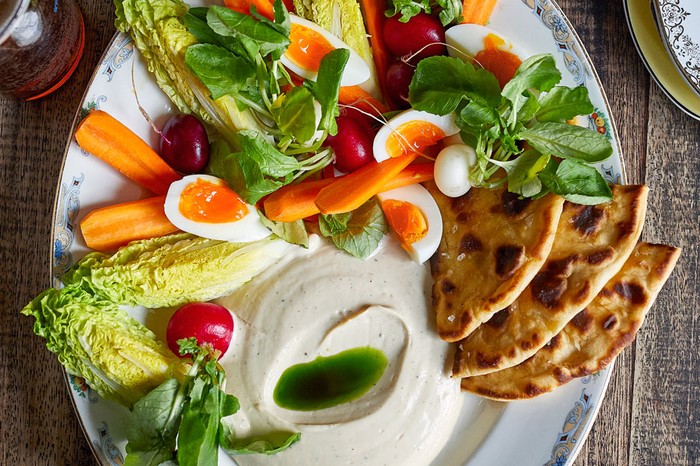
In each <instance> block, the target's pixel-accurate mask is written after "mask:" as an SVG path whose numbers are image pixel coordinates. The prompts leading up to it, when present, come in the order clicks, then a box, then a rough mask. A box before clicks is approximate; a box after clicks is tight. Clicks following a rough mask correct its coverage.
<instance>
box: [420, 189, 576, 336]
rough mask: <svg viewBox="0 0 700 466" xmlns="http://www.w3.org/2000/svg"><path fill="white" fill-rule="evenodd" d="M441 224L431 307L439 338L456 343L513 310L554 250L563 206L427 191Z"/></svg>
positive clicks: (499, 192) (476, 192)
mask: <svg viewBox="0 0 700 466" xmlns="http://www.w3.org/2000/svg"><path fill="white" fill-rule="evenodd" d="M426 187H427V188H428V190H429V191H430V192H431V194H432V195H433V197H434V198H435V201H436V202H437V204H438V206H439V207H440V211H441V212H442V218H443V237H442V242H441V243H440V247H439V248H438V250H437V253H436V254H434V255H433V257H432V259H431V263H430V265H431V271H432V274H433V279H434V285H433V307H434V309H435V312H436V317H437V328H438V332H439V334H440V337H441V338H442V339H444V340H447V341H458V340H461V339H463V338H464V337H466V336H467V335H468V334H469V333H471V332H472V331H473V330H474V329H476V328H477V327H478V326H479V325H480V324H481V323H482V322H485V321H487V320H488V319H489V318H490V317H491V316H492V315H493V314H494V313H495V312H497V311H499V310H500V309H503V308H504V307H506V306H508V305H509V304H510V303H512V302H513V301H514V300H515V298H516V297H517V296H518V295H519V294H520V292H521V291H522V290H523V289H524V288H525V287H526V286H527V284H528V283H529V282H530V280H532V278H533V277H534V276H535V274H536V273H537V271H538V270H539V269H540V267H541V266H542V264H543V263H544V260H545V259H546V258H547V255H548V254H549V251H550V249H551V247H552V242H553V240H554V235H555V232H556V228H557V223H558V221H559V217H560V215H561V212H562V206H563V203H564V200H563V199H562V198H561V197H559V196H555V195H553V194H549V195H547V196H545V197H543V198H541V199H538V200H527V199H518V196H517V195H516V194H512V193H509V192H508V191H507V190H506V189H505V187H502V188H499V189H493V190H491V189H484V188H473V189H471V190H470V191H469V192H467V194H465V195H464V196H461V197H458V198H449V197H447V196H445V195H443V194H442V193H441V192H440V191H439V190H438V189H437V188H436V186H435V185H434V184H433V183H428V184H427V185H426Z"/></svg>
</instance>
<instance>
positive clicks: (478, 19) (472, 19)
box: [462, 0, 497, 26]
mask: <svg viewBox="0 0 700 466" xmlns="http://www.w3.org/2000/svg"><path fill="white" fill-rule="evenodd" d="M496 1H497V0H464V1H463V2H462V23H472V24H481V25H482V26H484V25H486V23H487V22H488V21H489V18H490V17H491V13H492V12H493V8H494V7H495V6H496Z"/></svg>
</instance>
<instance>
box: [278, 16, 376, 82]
mask: <svg viewBox="0 0 700 466" xmlns="http://www.w3.org/2000/svg"><path fill="white" fill-rule="evenodd" d="M289 21H290V22H291V23H292V24H298V25H300V26H303V27H306V28H309V29H312V30H313V31H315V32H317V33H318V34H320V35H321V36H323V37H324V38H325V39H326V40H327V41H328V43H330V44H331V46H333V47H334V48H336V49H348V50H349V51H350V58H349V59H348V63H347V64H346V65H345V69H344V70H343V77H342V78H341V81H340V85H341V86H356V85H359V84H362V83H364V82H365V81H367V80H368V79H369V78H370V75H371V71H370V69H369V66H368V65H367V63H366V62H365V61H364V60H363V59H362V57H360V55H358V54H357V52H355V51H354V50H352V49H351V48H350V46H349V45H348V44H346V43H345V42H343V41H342V40H340V39H339V38H338V37H336V36H335V35H333V34H332V33H330V32H328V31H326V30H325V29H323V28H322V27H320V26H319V25H318V24H316V23H314V22H312V21H309V20H306V19H304V18H300V17H298V16H295V15H289ZM280 61H281V62H282V64H283V65H284V66H286V67H287V68H289V69H290V70H292V71H293V72H295V73H296V74H298V75H299V76H301V77H302V78H304V79H310V80H312V81H315V80H316V77H317V76H318V73H317V71H316V70H309V69H307V68H303V67H301V66H299V65H297V64H296V63H294V62H293V61H292V60H290V59H289V57H287V54H286V53H285V54H283V55H282V57H281V58H280Z"/></svg>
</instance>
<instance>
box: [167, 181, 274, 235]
mask: <svg viewBox="0 0 700 466" xmlns="http://www.w3.org/2000/svg"><path fill="white" fill-rule="evenodd" d="M165 215H166V216H167V217H168V220H170V222H171V223H172V224H173V225H175V226H176V227H177V228H179V229H180V230H182V231H186V232H188V233H192V234H194V235H197V236H201V237H203V238H210V239H218V240H223V241H231V242H248V241H256V240H259V239H263V238H266V237H268V236H270V234H271V231H270V230H268V229H267V228H266V227H265V226H264V225H263V224H262V222H261V221H260V216H259V215H258V212H257V209H256V208H255V207H254V206H252V205H250V204H247V203H246V202H245V201H243V199H241V197H240V196H239V195H238V194H236V192H235V191H233V190H232V189H231V188H229V187H228V185H227V184H226V183H225V182H224V181H223V180H221V179H219V178H216V177H215V176H210V175H189V176H185V177H184V178H182V179H181V180H179V181H176V182H174V183H172V184H171V185H170V189H168V193H167V195H166V196H165Z"/></svg>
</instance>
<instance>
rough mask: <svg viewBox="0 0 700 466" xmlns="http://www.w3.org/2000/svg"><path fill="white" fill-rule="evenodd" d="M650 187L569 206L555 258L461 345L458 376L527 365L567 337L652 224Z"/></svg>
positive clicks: (629, 188) (616, 189)
mask: <svg viewBox="0 0 700 466" xmlns="http://www.w3.org/2000/svg"><path fill="white" fill-rule="evenodd" d="M647 191H648V190H647V188H646V187H645V186H620V185H616V186H613V199H612V201H610V202H608V203H606V204H601V205H597V206H584V205H578V204H572V203H569V202H567V203H565V205H564V211H563V213H562V215H561V218H560V219H559V226H558V227H557V233H556V238H555V240H554V244H553V246H552V249H551V252H550V254H549V257H548V258H547V260H546V262H545V263H544V265H543V266H542V268H541V270H539V272H537V274H536V275H535V277H534V278H533V279H532V281H531V282H530V284H529V285H528V286H527V288H526V289H525V290H524V291H523V292H522V294H521V295H520V296H519V297H518V298H517V299H516V300H515V301H514V302H513V303H512V304H511V305H510V306H508V307H506V308H505V309H503V310H501V311H499V312H498V313H496V314H495V315H494V316H493V317H492V318H491V319H490V320H489V321H488V322H486V323H484V324H483V325H481V326H480V327H479V328H478V329H477V330H476V331H474V332H473V333H472V334H471V335H469V336H468V337H467V338H466V339H464V340H462V341H460V342H459V344H458V345H457V351H456V354H455V361H454V368H453V375H454V376H456V377H473V376H476V375H481V374H487V373H489V372H494V371H497V370H502V369H505V368H508V367H512V366H515V365H517V364H520V363H521V362H523V361H524V360H526V359H527V358H529V357H531V356H532V355H534V354H535V353H536V352H537V351H538V350H539V349H540V348H542V347H543V346H544V345H545V344H547V342H549V341H550V340H551V339H552V338H553V337H554V336H555V335H556V334H557V333H559V332H560V331H561V330H562V329H563V328H564V326H565V325H566V323H567V322H569V321H570V320H571V319H572V318H573V317H574V316H575V315H576V314H578V313H579V312H580V311H581V310H582V309H583V308H585V307H586V306H587V305H588V304H589V303H590V302H591V300H593V298H594V297H595V296H596V295H597V294H598V293H599V292H600V290H601V289H602V288H603V287H604V286H605V284H606V283H607V282H608V281H609V280H610V279H611V278H612V277H613V276H615V275H616V274H617V273H618V272H619V271H620V269H621V268H622V265H623V264H624V263H625V261H626V260H627V258H628V257H629V256H630V254H631V253H632V250H633V249H634V246H635V244H636V243H637V240H638V239H639V235H640V233H641V230H642V225H643V223H644V215H645V213H646V201H647Z"/></svg>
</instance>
